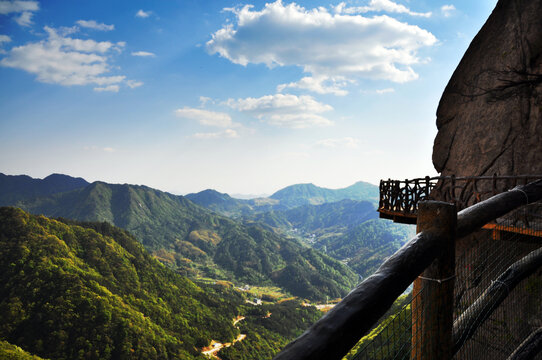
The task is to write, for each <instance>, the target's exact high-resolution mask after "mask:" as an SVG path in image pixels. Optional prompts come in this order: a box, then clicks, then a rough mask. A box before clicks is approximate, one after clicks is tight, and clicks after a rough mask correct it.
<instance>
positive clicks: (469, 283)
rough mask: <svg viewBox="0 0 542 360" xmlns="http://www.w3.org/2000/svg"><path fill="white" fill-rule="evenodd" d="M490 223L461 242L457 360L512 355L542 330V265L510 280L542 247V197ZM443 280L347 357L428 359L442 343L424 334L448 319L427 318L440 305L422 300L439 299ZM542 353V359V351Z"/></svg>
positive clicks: (394, 312) (391, 315) (395, 311)
mask: <svg viewBox="0 0 542 360" xmlns="http://www.w3.org/2000/svg"><path fill="white" fill-rule="evenodd" d="M486 228H489V229H484V230H480V231H479V232H477V233H475V234H472V235H470V236H468V237H466V238H464V239H461V240H460V241H459V242H458V244H457V247H456V272H455V278H454V313H453V317H454V329H453V332H454V336H453V339H454V342H455V343H454V346H455V347H456V348H455V349H454V352H455V356H454V358H455V359H491V360H500V359H508V358H509V356H510V355H511V354H512V353H513V352H514V350H516V348H517V347H518V346H519V345H520V344H521V343H522V342H523V340H524V339H526V338H527V337H528V336H529V335H530V334H531V333H532V332H534V331H536V330H537V329H540V328H542V269H541V268H538V270H536V271H535V272H534V273H533V274H532V275H530V276H528V277H526V278H525V279H523V280H521V281H519V283H517V284H513V283H511V282H509V281H508V280H506V281H504V280H502V279H504V278H503V276H502V274H503V273H505V272H506V271H507V269H509V268H510V267H511V266H518V265H521V264H522V263H524V262H528V261H529V260H531V258H532V256H535V255H533V254H534V251H535V250H537V249H541V248H542V203H534V204H531V205H528V206H524V207H521V208H519V209H518V210H515V211H513V212H511V213H509V214H507V215H506V216H505V217H502V218H499V219H497V220H496V221H495V223H494V224H492V225H491V226H486ZM441 285H442V283H439V282H437V281H426V282H424V286H423V288H421V289H419V290H417V292H416V293H411V294H409V296H408V297H406V298H405V299H403V301H402V303H401V304H400V306H397V305H396V307H395V308H392V309H391V310H390V312H388V314H386V315H385V316H384V317H383V318H382V319H381V321H380V323H379V324H378V326H376V327H375V328H374V329H373V330H372V331H371V332H370V333H369V334H368V335H367V336H365V337H364V338H362V339H361V340H360V342H359V343H358V344H357V345H356V347H354V348H353V349H352V350H351V351H350V353H349V354H348V355H347V356H346V357H345V358H346V359H348V360H350V359H354V360H373V359H375V360H388V359H389V360H391V359H423V358H424V356H423V354H424V348H427V347H431V346H434V345H436V346H438V343H439V341H440V339H438V338H435V337H421V336H420V332H422V331H424V330H425V331H424V332H425V333H427V331H426V330H427V327H438V326H440V325H441V324H438V322H437V321H436V320H434V319H431V318H428V317H427V315H428V314H433V313H434V311H433V310H434V309H431V306H436V305H435V304H433V303H431V302H426V301H422V299H424V298H425V299H427V298H431V295H432V292H434V291H436V289H437V287H438V286H441ZM502 299H504V300H502ZM465 319H467V320H468V321H465ZM424 327H425V329H424ZM429 330H431V329H429ZM429 333H431V331H429ZM435 333H436V332H435ZM435 342H436V343H435ZM535 359H541V360H542V354H539V355H537V357H535Z"/></svg>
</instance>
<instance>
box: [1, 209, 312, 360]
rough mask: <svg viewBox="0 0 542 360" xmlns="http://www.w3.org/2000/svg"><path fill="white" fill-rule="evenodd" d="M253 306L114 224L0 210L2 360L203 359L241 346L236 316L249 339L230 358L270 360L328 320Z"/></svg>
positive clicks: (296, 307)
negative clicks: (216, 346) (207, 349)
mask: <svg viewBox="0 0 542 360" xmlns="http://www.w3.org/2000/svg"><path fill="white" fill-rule="evenodd" d="M246 296H248V295H247V293H245V292H241V291H239V290H236V289H234V288H233V287H231V286H229V285H228V284H216V285H196V284H195V283H193V282H192V281H190V280H188V279H187V278H185V277H182V276H180V275H178V274H176V273H175V272H173V271H172V270H170V269H168V268H167V267H165V266H163V265H162V264H160V263H159V262H158V261H156V259H154V258H153V257H152V256H151V255H150V254H149V253H148V252H147V251H145V250H144V249H143V247H142V246H141V244H140V243H139V242H138V241H137V240H135V239H134V238H133V237H132V236H131V235H130V234H129V233H127V232H126V231H125V230H122V229H119V228H116V227H113V226H111V225H109V224H108V223H77V224H75V223H74V222H73V221H69V222H68V223H65V222H61V221H58V220H51V219H48V218H46V217H44V216H34V215H30V214H28V213H25V212H24V211H22V210H20V209H16V208H0V318H2V322H0V358H1V359H14V360H19V359H21V360H26V359H36V360H38V359H40V358H48V359H55V360H60V359H67V360H68V359H69V360H72V359H96V360H98V359H100V360H102V359H105V360H107V359H187V360H189V359H205V357H204V356H203V355H201V350H202V349H201V348H202V347H203V346H208V345H209V344H210V342H211V340H216V341H220V342H222V343H225V342H231V341H233V340H234V339H236V338H238V336H239V334H240V330H239V328H238V326H235V325H234V323H233V320H234V319H239V316H243V317H245V320H244V322H243V323H242V327H241V331H243V334H244V335H246V337H245V338H244V343H243V342H239V343H236V344H235V345H234V346H233V347H231V348H230V349H231V351H233V352H234V356H233V357H230V358H231V359H236V358H239V359H241V358H244V357H243V356H245V355H243V352H244V351H245V350H244V349H245V348H244V347H240V346H241V344H254V345H257V346H251V347H250V352H249V354H250V355H251V356H252V358H255V359H271V358H272V357H273V356H274V354H276V353H277V352H278V351H279V350H280V348H281V347H283V346H284V345H285V344H286V343H288V342H289V341H291V340H292V339H293V338H295V337H297V336H298V335H300V334H301V332H302V331H303V330H304V329H306V328H307V327H309V326H310V325H311V324H312V323H313V322H314V321H316V320H317V319H318V318H319V317H320V316H321V313H320V312H319V311H318V310H316V309H315V308H314V307H304V306H302V305H301V303H300V302H299V301H286V302H281V303H278V304H265V305H263V306H259V307H255V306H253V305H250V304H247V303H246V302H245V299H246ZM269 314H273V316H271V315H269ZM19 347H20V348H19ZM22 349H24V351H23V350H22ZM31 354H35V355H36V356H34V355H31ZM38 356H39V357H38ZM239 356H241V357H239Z"/></svg>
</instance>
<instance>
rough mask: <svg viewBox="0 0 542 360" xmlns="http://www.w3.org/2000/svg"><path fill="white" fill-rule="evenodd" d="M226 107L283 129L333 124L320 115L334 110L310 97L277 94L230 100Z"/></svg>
mask: <svg viewBox="0 0 542 360" xmlns="http://www.w3.org/2000/svg"><path fill="white" fill-rule="evenodd" d="M226 105H228V106H229V107H231V108H232V109H235V110H238V111H241V112H244V113H248V114H250V115H252V116H255V117H256V118H258V119H260V120H263V121H266V122H267V123H269V124H271V125H277V126H282V127H289V128H294V129H302V128H307V127H312V126H328V125H332V124H333V122H332V121H331V120H329V119H327V118H325V117H323V116H321V115H320V113H323V112H326V111H330V110H333V108H332V107H331V106H330V105H327V104H322V103H320V102H318V101H316V100H315V99H314V98H313V97H312V96H308V95H302V96H296V95H290V94H275V95H265V96H262V97H260V98H250V97H249V98H245V99H237V100H234V99H229V100H228V101H227V102H226Z"/></svg>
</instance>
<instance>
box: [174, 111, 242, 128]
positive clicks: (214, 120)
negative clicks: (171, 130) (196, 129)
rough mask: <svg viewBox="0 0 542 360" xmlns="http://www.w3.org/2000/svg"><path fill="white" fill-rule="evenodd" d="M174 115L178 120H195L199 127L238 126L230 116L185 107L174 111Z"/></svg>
mask: <svg viewBox="0 0 542 360" xmlns="http://www.w3.org/2000/svg"><path fill="white" fill-rule="evenodd" d="M175 115H177V116H178V117H180V118H184V119H190V120H195V121H197V122H198V123H200V124H201V125H205V126H215V127H223V128H225V127H233V126H238V124H236V123H234V122H233V121H232V120H231V116H230V115H228V114H226V113H222V112H216V111H209V110H203V109H196V108H191V107H187V106H185V107H184V108H182V109H177V110H175Z"/></svg>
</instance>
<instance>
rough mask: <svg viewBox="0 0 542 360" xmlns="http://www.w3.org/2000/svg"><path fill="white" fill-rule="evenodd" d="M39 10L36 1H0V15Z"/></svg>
mask: <svg viewBox="0 0 542 360" xmlns="http://www.w3.org/2000/svg"><path fill="white" fill-rule="evenodd" d="M39 9H40V7H39V3H38V2H37V1H0V14H9V13H13V12H14V13H19V12H24V11H38V10H39Z"/></svg>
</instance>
